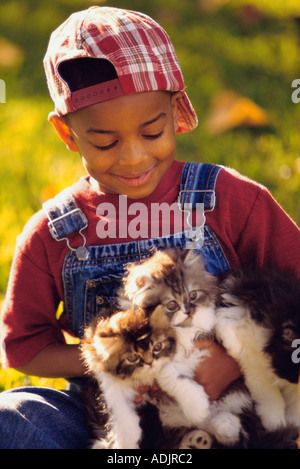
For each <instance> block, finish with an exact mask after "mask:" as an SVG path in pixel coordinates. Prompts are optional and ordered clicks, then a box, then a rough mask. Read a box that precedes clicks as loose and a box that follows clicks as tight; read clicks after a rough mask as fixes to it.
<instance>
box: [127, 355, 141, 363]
mask: <svg viewBox="0 0 300 469" xmlns="http://www.w3.org/2000/svg"><path fill="white" fill-rule="evenodd" d="M126 360H127V361H128V362H129V363H138V362H139V361H140V360H141V357H140V356H139V355H138V354H137V353H131V354H130V355H128V357H127V358H126Z"/></svg>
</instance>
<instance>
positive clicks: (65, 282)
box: [0, 7, 300, 448]
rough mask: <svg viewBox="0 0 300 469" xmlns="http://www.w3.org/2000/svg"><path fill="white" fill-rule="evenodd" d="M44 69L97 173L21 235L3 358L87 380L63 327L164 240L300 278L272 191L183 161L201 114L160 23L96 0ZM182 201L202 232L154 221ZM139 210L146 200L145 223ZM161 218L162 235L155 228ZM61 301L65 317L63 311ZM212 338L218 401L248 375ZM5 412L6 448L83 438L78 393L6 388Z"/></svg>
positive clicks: (75, 141) (64, 131)
mask: <svg viewBox="0 0 300 469" xmlns="http://www.w3.org/2000/svg"><path fill="white" fill-rule="evenodd" d="M44 65H45V70H46V75H47V80H48V87H49V90H50V94H51V96H52V99H53V101H54V103H55V111H54V112H53V113H51V114H50V116H49V120H50V122H51V123H52V124H53V125H54V127H55V129H56V131H57V132H58V134H59V136H60V138H61V139H62V140H63V142H64V143H65V144H66V146H67V147H68V148H69V150H71V151H76V152H77V151H78V152H79V154H80V156H81V158H82V162H83V165H84V167H85V169H86V171H87V173H88V177H86V178H82V179H81V180H80V181H79V182H78V183H77V184H75V185H74V186H72V188H71V190H70V191H69V190H68V191H65V192H64V193H62V194H60V195H59V196H58V197H57V198H55V199H54V200H51V201H49V202H47V203H46V204H45V205H44V210H43V211H41V212H39V213H38V214H36V215H35V216H34V217H33V218H32V219H31V220H30V221H29V223H28V224H27V226H26V227H25V229H24V232H23V234H22V235H21V237H20V239H19V240H18V246H17V249H16V254H15V257H14V262H13V266H12V271H11V276H10V281H9V286H8V291H7V296H6V302H5V306H4V310H3V315H2V325H1V330H2V335H3V349H4V352H5V353H4V354H3V356H4V358H5V361H6V363H7V365H8V366H11V367H14V368H17V369H19V370H21V371H23V372H25V373H28V374H35V375H39V376H54V377H57V376H63V377H67V378H74V377H82V376H84V367H83V364H82V363H81V361H80V353H79V347H78V346H77V345H67V344H66V343H65V341H64V337H63V333H62V331H63V330H66V331H69V332H72V333H73V334H74V335H75V336H77V337H80V336H81V334H82V327H83V325H84V324H85V323H87V322H88V321H89V320H90V319H91V317H93V316H94V315H96V314H101V308H102V307H104V306H108V305H110V304H111V302H112V301H114V299H115V296H116V291H117V288H118V286H119V284H120V280H121V278H122V275H123V273H124V268H125V265H126V264H127V263H128V262H132V261H137V260H140V259H144V258H146V257H147V256H149V255H150V253H151V252H153V250H154V249H157V248H164V247H173V248H185V247H187V246H190V243H192V245H193V243H194V245H193V246H194V248H197V249H199V251H200V252H201V253H202V255H203V258H204V261H205V263H206V267H207V269H208V270H209V271H211V272H212V273H214V274H219V273H221V272H226V271H228V270H230V269H231V268H235V267H241V266H244V265H247V264H249V263H252V264H255V265H272V264H276V265H278V266H279V267H280V268H295V269H296V271H297V273H298V274H299V276H300V267H299V262H297V261H298V259H299V257H300V233H299V229H298V228H297V227H296V225H295V224H294V223H293V222H292V221H291V220H290V219H289V217H288V216H287V215H286V214H285V213H284V212H283V211H282V210H281V208H280V207H279V206H278V205H277V204H276V202H275V201H274V200H273V199H272V197H271V196H270V194H269V193H268V192H267V191H266V189H264V188H263V187H261V186H258V185H257V184H255V183H253V182H251V181H248V180H246V179H245V178H242V177H241V176H239V175H237V174H234V173H232V172H230V171H228V170H226V169H225V168H220V167H218V166H214V165H194V164H186V165H184V163H181V162H177V161H175V159H174V158H175V133H179V132H187V131H191V130H193V129H194V128H195V127H196V125H197V118H196V115H195V112H194V110H193V107H192V105H191V103H190V102H189V99H188V97H187V95H186V93H185V91H184V83H183V78H182V74H181V71H180V67H179V65H178V62H177V58H176V55H175V52H174V49H173V46H172V44H171V43H170V40H169V38H168V36H167V35H166V33H165V32H164V31H163V30H162V28H161V27H160V26H159V25H157V23H155V22H154V21H153V20H152V19H150V18H149V17H147V16H145V15H143V14H140V13H135V12H130V11H127V10H126V11H125V10H120V9H114V8H105V7H92V8H90V9H88V10H86V11H84V12H79V13H76V14H74V15H72V16H71V17H70V18H69V19H68V20H67V21H66V22H65V23H63V25H61V26H60V27H59V28H58V29H57V30H56V31H55V32H54V33H53V34H52V36H51V38H50V43H49V47H48V51H47V54H46V56H45V60H44ZM197 191H198V192H197ZM199 191H200V192H199ZM120 196H122V197H121V198H120ZM178 196H179V207H180V208H179V212H180V213H181V211H182V210H183V211H186V210H185V209H186V207H188V208H189V210H190V209H191V208H192V209H193V214H194V215H195V212H197V210H196V209H197V204H201V207H203V209H204V211H205V212H206V224H205V225H204V227H202V230H201V234H203V236H204V238H202V237H201V236H200V237H199V236H198V235H197V231H195V232H191V231H190V230H189V229H183V230H182V232H180V233H177V232H176V229H175V221H174V220H173V223H171V222H170V224H169V232H168V233H165V232H164V233H162V229H163V228H164V221H165V220H163V221H159V220H158V219H157V218H155V217H154V218H153V216H151V210H152V208H153V207H154V205H155V204H156V206H157V204H160V206H161V207H162V204H165V205H164V207H165V206H168V207H170V206H173V205H174V203H177V200H178ZM137 204H138V205H137ZM185 204H189V205H185ZM124 207H125V209H124ZM137 207H138V208H139V209H141V207H145V212H144V218H143V217H139V218H138V222H137V219H136V217H135V216H134V215H137ZM196 215H197V213H196ZM176 216H178V214H177V215H176ZM194 219H195V217H194ZM138 224H140V225H143V230H142V229H141V227H140V228H138ZM153 224H154V225H155V224H156V229H157V230H158V231H157V232H158V234H157V236H156V237H151V236H150V235H149V232H150V231H151V233H152V228H153V226H152V225H153ZM187 225H189V223H187V221H186V223H185V225H184V228H186V227H187ZM145 226H146V228H151V230H150V231H149V230H147V229H146V230H145V231H144V229H145ZM132 227H135V229H132ZM127 228H128V229H127ZM129 228H130V229H129ZM195 233H196V238H195V237H193V234H195ZM60 301H63V302H64V314H63V315H62V316H60V317H59V318H57V317H56V314H55V313H56V310H57V306H58V304H59V302H60ZM207 345H209V346H210V350H211V358H210V359H207V360H206V361H205V362H203V363H201V366H200V367H199V369H198V371H197V373H196V379H197V380H198V381H199V382H201V383H202V384H203V385H204V386H205V388H206V390H207V392H208V394H209V396H210V398H211V399H215V398H217V397H218V396H219V395H220V393H221V392H222V390H224V389H225V388H226V386H227V385H228V384H229V383H230V382H232V381H233V380H234V379H236V378H237V377H239V374H240V373H239V370H238V367H237V366H236V364H235V363H234V362H233V361H232V360H231V359H230V358H229V357H228V356H227V355H226V354H225V353H224V351H223V349H222V348H221V347H219V346H218V345H217V344H214V343H213V344H207V343H199V344H198V346H199V347H205V346H207ZM0 409H1V412H0V447H2V448H19V447H23V448H85V447H87V445H88V436H89V435H88V431H87V428H86V422H85V416H84V411H83V406H82V403H81V401H80V397H79V395H78V393H77V392H76V391H75V390H74V389H73V388H72V390H69V391H55V390H50V389H39V388H25V389H17V390H12V391H8V392H6V393H3V394H2V395H1V396H0ZM57 410H59V412H57Z"/></svg>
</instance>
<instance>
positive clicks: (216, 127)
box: [206, 90, 269, 134]
mask: <svg viewBox="0 0 300 469" xmlns="http://www.w3.org/2000/svg"><path fill="white" fill-rule="evenodd" d="M268 123H269V122H268V117H267V113H266V112H265V111H264V109H263V108H261V107H260V106H258V105H257V104H256V103H254V102H253V101H252V100H251V99H249V98H247V97H245V96H241V95H239V94H238V93H236V92H235V91H230V90H226V91H223V92H221V93H219V94H217V95H216V96H215V97H214V98H213V102H212V106H211V110H210V112H209V115H208V117H207V121H206V128H207V129H208V131H209V132H211V133H212V134H220V133H223V132H226V131H227V130H231V129H234V128H236V127H241V126H246V127H262V126H266V125H268Z"/></svg>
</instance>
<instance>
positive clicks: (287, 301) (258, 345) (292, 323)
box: [216, 269, 300, 431]
mask: <svg viewBox="0 0 300 469" xmlns="http://www.w3.org/2000/svg"><path fill="white" fill-rule="evenodd" d="M216 334H217V337H218V340H219V341H220V342H222V343H223V345H224V347H225V348H226V350H227V351H228V353H229V354H230V355H231V356H232V357H233V358H235V359H236V361H237V362H238V363H239V364H240V366H241V369H242V372H243V374H244V376H245V382H246V385H247V387H248V389H249V391H250V393H251V396H252V398H253V399H254V402H255V409H256V412H257V413H258V415H259V417H260V419H261V421H262V424H263V426H264V428H265V429H266V430H269V431H276V430H279V429H280V428H285V427H289V426H298V425H299V419H298V399H297V382H298V377H299V364H297V363H293V360H292V353H293V347H292V344H293V341H294V340H295V339H299V338H300V283H299V280H298V279H297V278H296V277H295V276H294V275H293V274H291V273H282V272H279V271H278V270H276V269H272V270H268V269H256V270H248V271H237V272H233V273H230V274H229V275H228V276H227V277H226V278H225V280H224V281H223V282H221V285H220V299H219V304H218V307H217V309H216Z"/></svg>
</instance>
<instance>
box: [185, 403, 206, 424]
mask: <svg viewBox="0 0 300 469" xmlns="http://www.w3.org/2000/svg"><path fill="white" fill-rule="evenodd" d="M190 397H191V399H190V400H189V402H188V403H186V404H185V405H184V406H183V408H182V410H183V413H184V415H185V417H186V418H187V419H188V421H189V422H190V424H192V425H196V426H199V425H200V424H201V422H203V421H204V420H205V419H207V418H208V416H209V413H210V405H209V401H208V399H203V400H202V399H199V397H198V398H197V399H192V396H190ZM200 401H201V402H200Z"/></svg>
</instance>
